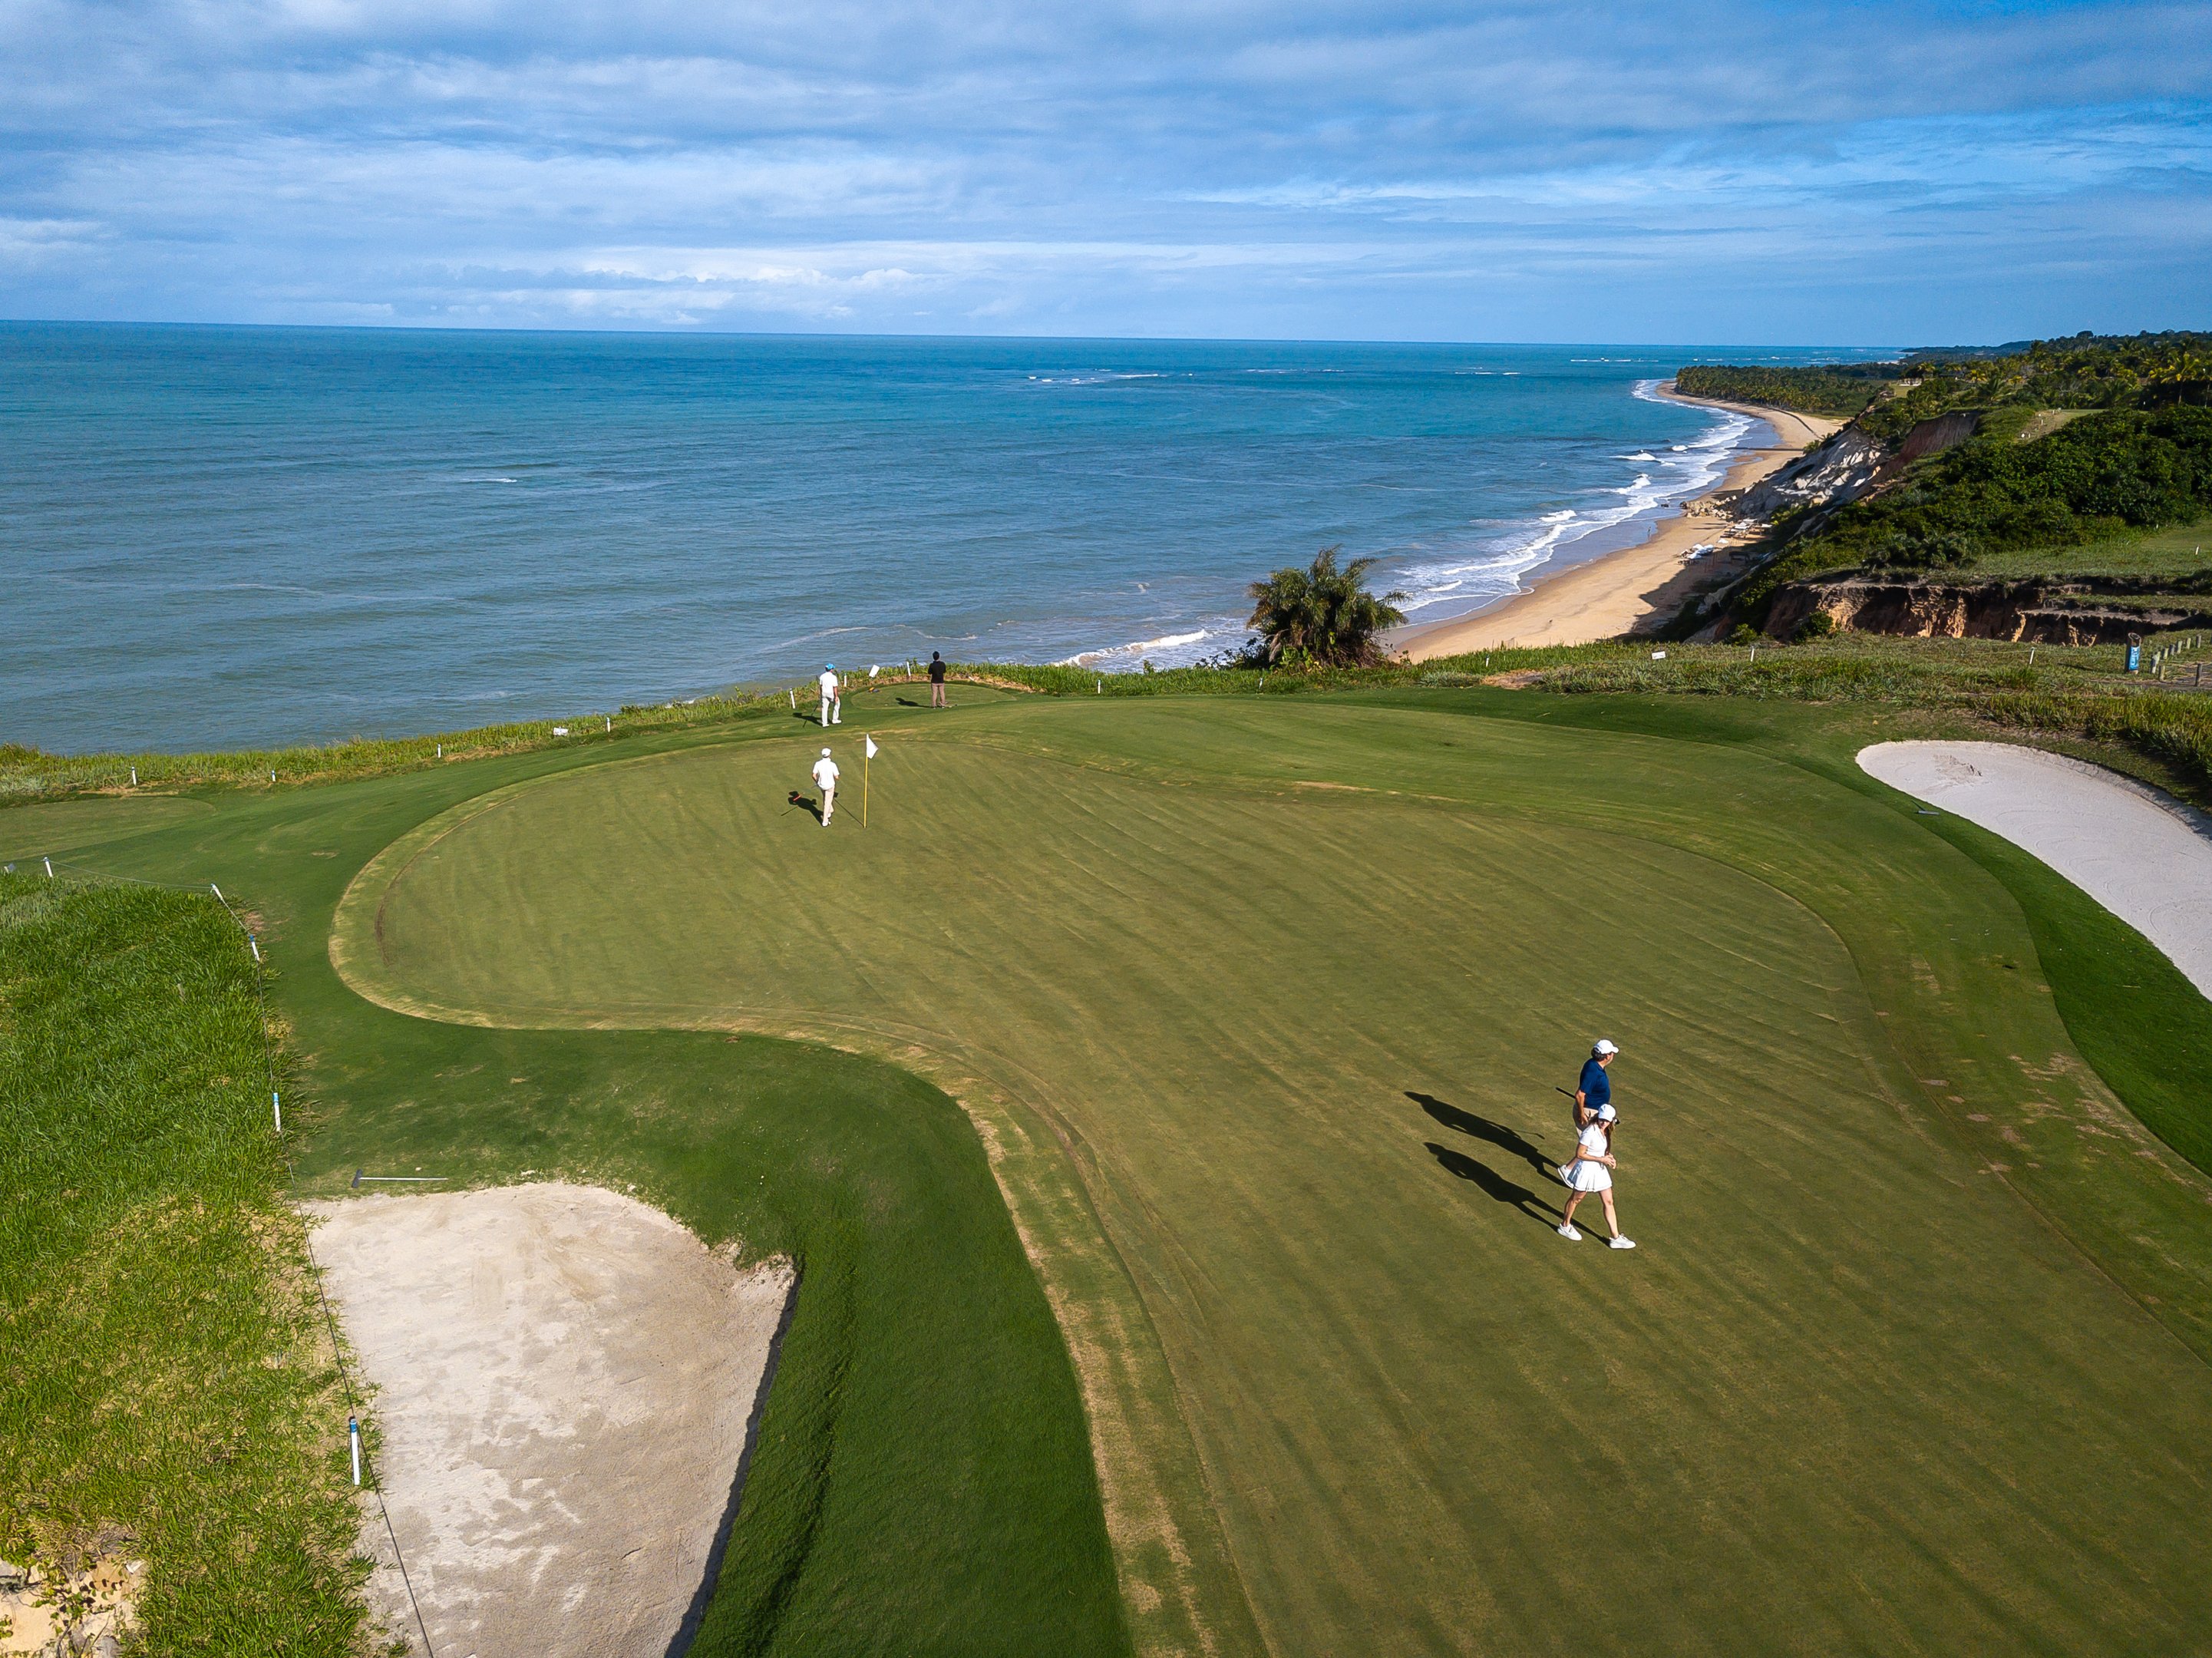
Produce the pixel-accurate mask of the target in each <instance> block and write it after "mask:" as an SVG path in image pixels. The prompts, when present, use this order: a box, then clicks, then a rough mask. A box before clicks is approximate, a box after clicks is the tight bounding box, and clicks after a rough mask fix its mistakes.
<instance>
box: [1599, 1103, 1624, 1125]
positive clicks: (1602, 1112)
mask: <svg viewBox="0 0 2212 1658" xmlns="http://www.w3.org/2000/svg"><path fill="white" fill-rule="evenodd" d="M1597 1120H1598V1121H1600V1122H1618V1121H1620V1112H1618V1111H1616V1110H1614V1109H1613V1108H1612V1107H1611V1106H1610V1105H1601V1106H1600V1107H1598V1108H1597Z"/></svg>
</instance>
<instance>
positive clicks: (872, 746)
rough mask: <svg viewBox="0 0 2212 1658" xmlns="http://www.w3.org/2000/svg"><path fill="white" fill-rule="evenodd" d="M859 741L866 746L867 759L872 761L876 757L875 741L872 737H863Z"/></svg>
mask: <svg viewBox="0 0 2212 1658" xmlns="http://www.w3.org/2000/svg"><path fill="white" fill-rule="evenodd" d="M860 740H861V741H862V742H863V743H866V744H867V745H868V758H869V759H871V760H872V759H874V758H875V757H876V739H875V738H872V737H864V738H861V739H860Z"/></svg>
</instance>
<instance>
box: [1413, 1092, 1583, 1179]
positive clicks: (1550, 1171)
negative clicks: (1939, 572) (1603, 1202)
mask: <svg viewBox="0 0 2212 1658" xmlns="http://www.w3.org/2000/svg"><path fill="white" fill-rule="evenodd" d="M1406 1097H1407V1099H1409V1100H1411V1101H1413V1103H1414V1104H1415V1105H1418V1106H1419V1107H1420V1108H1421V1109H1422V1110H1424V1111H1425V1112H1427V1113H1428V1114H1429V1115H1430V1116H1431V1117H1433V1118H1435V1119H1436V1121H1438V1122H1440V1123H1442V1124H1443V1126H1444V1127H1447V1128H1451V1129H1456V1130H1457V1131H1458V1132H1459V1133H1462V1134H1472V1135H1474V1138H1475V1139H1479V1140H1487V1141H1489V1142H1490V1144H1491V1145H1494V1146H1496V1147H1497V1148H1498V1150H1499V1151H1510V1152H1511V1153H1512V1154H1513V1155H1514V1156H1515V1157H1518V1158H1520V1159H1521V1161H1522V1162H1523V1163H1527V1164H1528V1166H1529V1167H1530V1168H1531V1169H1534V1170H1535V1171H1536V1172H1537V1173H1538V1174H1540V1175H1549V1176H1551V1177H1553V1178H1554V1179H1556V1178H1557V1177H1558V1175H1559V1164H1557V1163H1553V1161H1552V1160H1551V1158H1549V1157H1546V1156H1545V1155H1544V1154H1543V1152H1542V1151H1539V1150H1538V1149H1537V1148H1536V1147H1535V1146H1534V1145H1531V1144H1530V1143H1529V1142H1528V1141H1527V1140H1525V1139H1522V1137H1521V1136H1520V1135H1518V1134H1516V1133H1514V1132H1513V1131H1512V1130H1511V1129H1510V1128H1508V1127H1505V1125H1504V1124H1503V1123H1496V1122H1492V1121H1490V1120H1489V1119H1488V1118H1487V1117H1478V1116H1476V1115H1475V1114H1474V1113H1473V1112H1472V1111H1462V1110H1461V1109H1460V1108H1458V1107H1457V1106H1455V1105H1447V1104H1446V1103H1444V1102H1443V1101H1442V1100H1440V1099H1438V1098H1437V1097H1436V1096H1435V1095H1433V1094H1418V1093H1415V1092H1414V1091H1413V1090H1412V1089H1410V1088H1409V1089H1407V1090H1406Z"/></svg>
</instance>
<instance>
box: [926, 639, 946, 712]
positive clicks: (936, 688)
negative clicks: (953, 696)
mask: <svg viewBox="0 0 2212 1658" xmlns="http://www.w3.org/2000/svg"><path fill="white" fill-rule="evenodd" d="M929 706H930V707H931V708H943V707H944V706H945V659H944V658H943V657H942V656H940V655H939V654H938V653H936V652H935V651H932V652H931V653H929Z"/></svg>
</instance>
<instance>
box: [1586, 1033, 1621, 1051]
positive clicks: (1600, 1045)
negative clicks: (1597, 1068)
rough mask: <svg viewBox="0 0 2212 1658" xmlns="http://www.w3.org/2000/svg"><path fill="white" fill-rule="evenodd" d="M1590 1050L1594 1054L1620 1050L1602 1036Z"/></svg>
mask: <svg viewBox="0 0 2212 1658" xmlns="http://www.w3.org/2000/svg"><path fill="white" fill-rule="evenodd" d="M1590 1052H1591V1053H1593V1054H1618V1053H1620V1049H1619V1048H1615V1047H1614V1046H1613V1044H1612V1043H1611V1042H1607V1041H1606V1039H1605V1038H1604V1037H1602V1036H1601V1037H1599V1038H1598V1039H1597V1041H1596V1042H1595V1044H1594V1045H1593V1046H1592V1047H1591V1048H1590Z"/></svg>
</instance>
